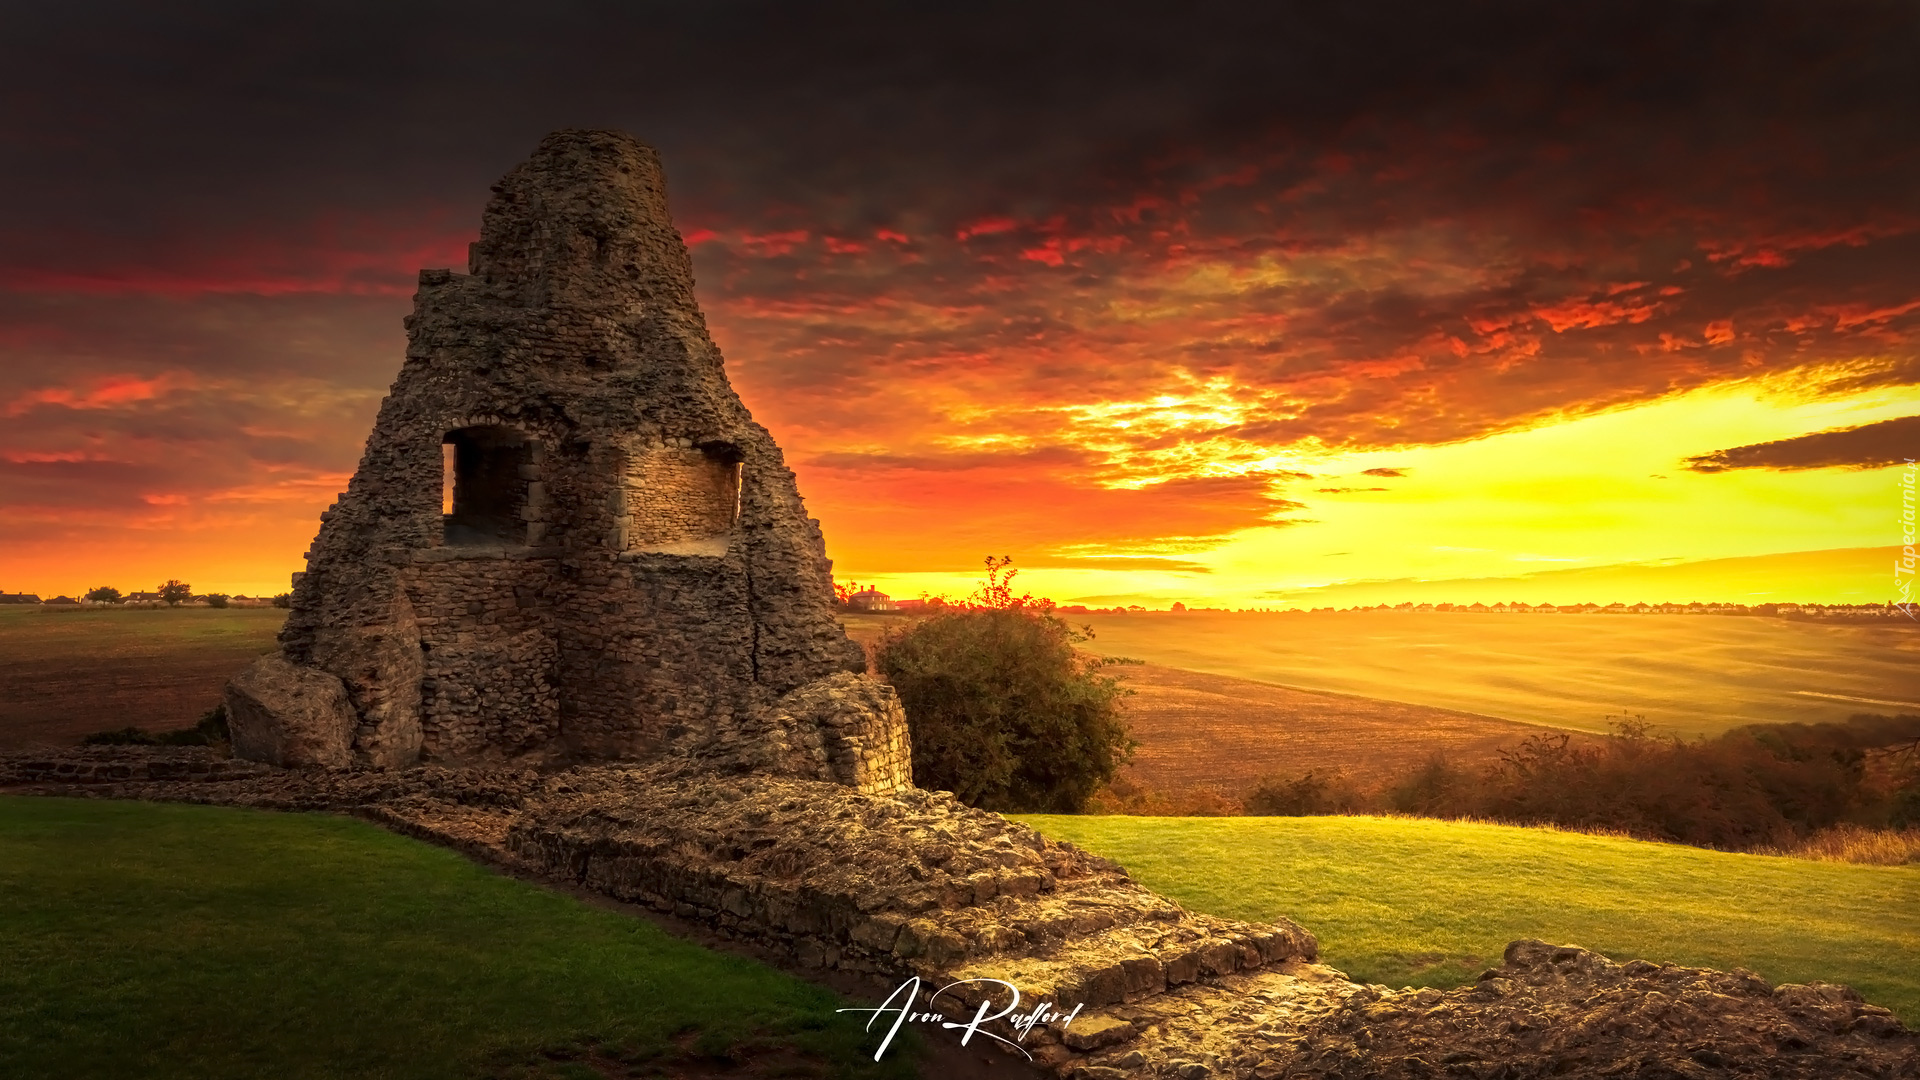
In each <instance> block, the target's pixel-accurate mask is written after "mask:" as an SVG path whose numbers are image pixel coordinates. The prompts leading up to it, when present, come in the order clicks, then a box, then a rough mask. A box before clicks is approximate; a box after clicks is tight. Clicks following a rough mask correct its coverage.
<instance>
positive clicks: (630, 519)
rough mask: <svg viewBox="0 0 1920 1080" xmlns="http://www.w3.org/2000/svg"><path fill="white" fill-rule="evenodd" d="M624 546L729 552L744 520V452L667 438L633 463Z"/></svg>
mask: <svg viewBox="0 0 1920 1080" xmlns="http://www.w3.org/2000/svg"><path fill="white" fill-rule="evenodd" d="M623 495H624V497H625V500H624V501H625V508H624V509H625V515H624V517H625V528H624V529H623V536H624V543H623V544H622V545H621V546H623V547H626V548H629V549H635V550H642V551H678V552H682V553H686V554H716V555H717V554H725V552H726V544H727V537H728V535H729V534H730V533H732V531H733V526H734V523H735V522H736V521H738V520H739V517H740V452H739V450H738V449H737V448H735V447H733V446H730V445H728V444H725V443H709V444H705V445H698V446H696V445H695V444H694V443H693V441H692V440H691V439H664V440H662V441H661V442H659V443H656V444H654V445H652V446H645V447H641V448H638V449H636V450H634V451H632V452H631V453H630V455H629V457H628V459H627V477H626V484H625V486H624V491H623Z"/></svg>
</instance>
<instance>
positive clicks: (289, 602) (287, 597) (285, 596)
mask: <svg viewBox="0 0 1920 1080" xmlns="http://www.w3.org/2000/svg"><path fill="white" fill-rule="evenodd" d="M273 606H274V607H278V608H290V607H292V606H293V594H292V593H290V592H283V593H275V594H274V597H273Z"/></svg>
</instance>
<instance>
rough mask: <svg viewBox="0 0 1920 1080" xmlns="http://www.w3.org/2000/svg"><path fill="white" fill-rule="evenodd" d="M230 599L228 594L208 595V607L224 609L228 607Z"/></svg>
mask: <svg viewBox="0 0 1920 1080" xmlns="http://www.w3.org/2000/svg"><path fill="white" fill-rule="evenodd" d="M229 599H231V598H230V597H228V596H227V594H226V593H223V592H216V593H208V594H207V606H208V607H212V608H223V607H226V606H227V601H228V600H229Z"/></svg>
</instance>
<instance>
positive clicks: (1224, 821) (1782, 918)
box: [1020, 815, 1920, 1027]
mask: <svg viewBox="0 0 1920 1080" xmlns="http://www.w3.org/2000/svg"><path fill="white" fill-rule="evenodd" d="M1020 820H1022V821H1025V822H1027V823H1029V824H1031V825H1033V826H1034V827H1035V828H1038V829H1039V830H1040V831H1041V832H1043V833H1045V834H1046V835H1048V836H1050V837H1053V838H1055V839H1060V840H1069V841H1072V842H1074V843H1076V844H1079V845H1081V846H1083V847H1085V848H1087V849H1088V850H1091V851H1094V852H1097V853H1099V854H1101V855H1105V856H1106V857H1108V858H1110V859H1113V860H1115V861H1117V862H1119V863H1121V864H1123V865H1125V866H1126V867H1127V868H1128V869H1129V870H1131V871H1132V872H1133V874H1134V875H1135V876H1136V877H1137V878H1138V879H1139V880H1140V881H1141V882H1142V883H1143V884H1145V885H1147V886H1149V887H1150V888H1153V889H1156V890H1158V891H1160V892H1162V893H1165V894H1166V895H1168V896H1171V897H1173V898H1174V899H1176V900H1179V901H1180V902H1181V903H1183V904H1185V905H1187V906H1188V907H1190V908H1193V909H1195V910H1197V911H1205V912H1211V913H1213V914H1216V915H1224V916H1228V917H1231V918H1238V919H1250V920H1264V919H1271V918H1274V917H1276V916H1287V917H1290V918H1292V919H1294V920H1295V921H1297V922H1299V923H1300V924H1301V925H1303V926H1305V927H1306V928H1307V929H1309V930H1311V931H1313V933H1314V934H1315V935H1317V936H1318V937H1319V939H1320V946H1321V955H1322V958H1323V959H1324V960H1325V962H1327V963H1329V964H1332V965H1333V966H1335V967H1337V968H1340V969H1341V970H1343V971H1346V972H1347V973H1348V974H1350V975H1352V976H1354V977H1356V978H1359V979H1363V980H1366V981H1368V982H1380V983H1386V984H1388V985H1390V986H1402V985H1415V986H1439V987H1447V986H1457V985H1460V984H1462V983H1464V982H1468V981H1470V980H1472V978H1473V977H1474V976H1475V975H1477V974H1479V972H1480V971H1481V970H1482V969H1484V968H1486V967H1491V966H1495V965H1497V964H1498V963H1499V962H1500V955H1501V951H1502V950H1503V949H1504V948H1505V947H1506V944H1507V942H1509V941H1512V940H1514V939H1516V938H1541V939H1543V940H1546V941H1550V942H1553V943H1555V944H1571V945H1581V946H1584V947H1586V948H1589V949H1593V950H1595V951H1597V952H1601V953H1604V954H1606V955H1607V956H1610V957H1612V958H1614V959H1615V960H1623V961H1624V960H1629V959H1635V958H1640V959H1646V960H1652V961H1670V962H1672V963H1677V964H1685V965H1690V966H1697V967H1713V968H1720V969H1727V968H1733V967H1745V968H1750V969H1752V970H1753V971H1756V972H1758V973H1759V974H1760V975H1761V976H1762V977H1763V978H1766V979H1768V980H1769V981H1772V982H1775V983H1783V982H1808V981H1811V980H1816V979H1818V980H1824V981H1828V982H1843V983H1847V984H1850V985H1852V986H1853V987H1855V988H1856V989H1858V990H1859V991H1860V992H1861V993H1863V994H1865V995H1866V997H1867V999H1868V1000H1869V1001H1872V1002H1874V1003H1876V1004H1879V1005H1884V1006H1886V1007H1887V1008H1889V1009H1892V1010H1894V1011H1895V1012H1896V1013H1898V1014H1899V1015H1900V1017H1901V1019H1902V1020H1903V1021H1904V1022H1905V1023H1907V1024H1908V1025H1911V1026H1916V1027H1920V866H1856V865H1850V864H1844V863H1820V862H1810V861H1804V860H1799V859H1785V858H1774V857H1769V856H1760V855H1734V854H1725V853H1721V852H1715V851H1705V850H1701V849H1699V848H1690V847H1681V846H1678V845H1670V844H1652V843H1644V842H1641V841H1635V840H1615V839H1610V838H1606V837H1597V836H1584V835H1580V834H1576V833H1558V832H1550V831H1547V830H1543V829H1526V828H1518V827H1514V826H1506V825H1469V824H1458V823H1454V822H1444V821H1425V820H1418V819H1398V818H1363V817H1315V818H1133V817H1063V816H1047V815H1021V817H1020Z"/></svg>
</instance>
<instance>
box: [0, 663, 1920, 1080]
mask: <svg viewBox="0 0 1920 1080" xmlns="http://www.w3.org/2000/svg"><path fill="white" fill-rule="evenodd" d="M856 683H857V680H853V677H852V676H843V677H838V678H836V679H835V680H832V681H830V683H829V685H835V684H838V685H840V686H844V687H847V688H849V692H850V691H851V687H853V686H854V685H855V684H856ZM796 704H797V703H796ZM756 748H757V749H756ZM750 749H752V750H754V752H764V751H765V750H766V746H765V744H763V743H754V742H752V741H746V742H743V743H741V744H739V745H737V746H732V747H729V746H726V745H724V744H714V745H709V746H705V747H701V748H698V750H699V753H697V754H688V755H687V756H685V757H682V756H680V755H677V754H669V755H667V756H665V757H663V758H662V759H660V760H658V761H655V762H652V763H649V764H646V765H624V764H623V765H591V766H579V767H574V768H570V769H564V770H558V771H551V772H542V771H539V770H535V769H529V768H502V769H487V768H460V769H449V768H442V767H438V766H422V767H416V768H411V769H404V770H375V769H366V768H357V767H356V768H348V769H338V770H305V771H297V770H286V769H273V768H268V767H266V766H262V765H256V764H253V763H251V762H223V761H220V760H219V759H218V758H216V757H215V756H214V755H212V754H211V753H209V752H208V751H207V750H206V749H205V748H147V747H139V748H135V747H101V748H97V749H93V748H89V749H87V750H76V751H68V752H65V753H64V754H48V753H42V752H34V753H28V754H16V755H5V754H0V789H6V788H8V787H10V786H14V785H28V787H27V788H26V790H36V791H42V792H47V793H58V794H92V795H110V796H115V797H125V798H147V799H179V800H188V801H194V802H209V803H226V804H237V805H248V806H264V807H278V808H285V809H301V810H313V809H329V808H331V809H350V810H353V811H354V812H356V813H359V814H362V815H364V816H366V817H369V818H371V819H373V820H376V821H379V822H381V823H383V824H385V825H387V826H389V827H391V828H394V829H396V830H399V831H401V832H405V833H408V834H410V835H414V836H419V837H423V838H426V839H431V840H434V841H437V842H439V843H443V844H447V845H450V846H452V847H455V848H457V849H459V850H462V851H465V852H467V853H469V854H471V855H473V856H475V857H478V858H483V859H488V860H491V861H493V862H495V863H496V864H499V865H502V866H505V867H508V868H511V869H515V870H518V871H520V872H531V873H537V874H539V875H542V876H545V877H548V878H550V879H556V880H560V881H564V882H568V883H571V884H575V885H578V886H581V887H584V888H587V889H591V890H594V891H597V892H600V893H603V894H606V895H610V896H614V897H617V898H620V899H623V900H628V901H632V902H635V903H639V904H644V905H647V906H648V907H651V908H653V909H655V910H657V911H659V912H662V913H664V914H667V915H671V916H674V917H677V918H680V919H683V920H688V921H690V922H692V923H694V924H696V925H699V926H701V927H704V928H707V929H708V930H711V931H717V932H718V933H719V934H720V935H722V936H725V937H732V938H736V939H740V940H743V941H748V942H752V943H754V945H755V946H757V947H758V950H759V951H760V953H761V955H763V956H766V957H768V958H770V959H773V960H775V961H776V962H780V963H784V964H785V965H787V966H789V967H791V968H795V969H799V970H801V971H808V972H822V971H829V970H830V971H834V972H839V973H842V974H843V975H846V976H848V977H858V978H866V979H867V980H868V982H867V985H868V986H869V987H870V989H871V993H872V996H871V998H870V999H869V1000H868V1001H867V1002H865V1004H873V1003H877V1002H879V1001H881V1000H882V999H883V998H884V997H885V996H886V995H887V994H888V993H889V992H890V991H891V990H892V989H893V988H894V987H897V986H898V985H899V984H900V983H901V982H902V981H903V980H904V979H906V978H908V977H914V976H917V977H919V978H921V979H922V980H923V984H922V985H923V991H922V1000H921V1001H920V1002H919V1005H920V1007H922V1008H926V1007H928V1003H927V1002H926V1000H925V998H926V997H927V996H928V995H929V994H931V993H932V991H933V989H935V988H938V987H944V986H946V985H947V983H949V982H951V981H953V980H957V979H996V980H1002V981H1004V982H1007V983H1011V984H1013V985H1015V986H1017V987H1019V988H1020V991H1021V996H1022V1001H1023V1003H1024V1005H1023V1008H1027V1007H1032V1006H1034V1005H1037V1004H1038V1003H1040V1002H1042V1001H1046V1002H1052V1003H1054V1004H1056V1005H1061V1004H1064V1005H1065V1006H1066V1008H1067V1009H1071V1008H1072V1007H1074V1006H1079V1007H1080V1008H1081V1011H1080V1012H1079V1013H1077V1014H1076V1015H1075V1016H1074V1018H1073V1020H1072V1022H1071V1023H1070V1024H1068V1025H1067V1026H1066V1027H1065V1029H1064V1030H1060V1029H1059V1028H1057V1027H1052V1028H1049V1027H1037V1028H1035V1029H1033V1030H1032V1031H1031V1032H1029V1034H1028V1036H1027V1037H1026V1038H1024V1039H1023V1040H1022V1041H1021V1045H1022V1047H1023V1048H1024V1049H1025V1050H1026V1051H1027V1052H1028V1053H1030V1054H1032V1056H1033V1058H1034V1060H1035V1061H1036V1063H1038V1064H1040V1065H1042V1066H1044V1067H1045V1069H1046V1070H1047V1071H1048V1072H1049V1073H1050V1074H1051V1075H1054V1076H1058V1077H1062V1078H1064V1080H1148V1078H1151V1080H1174V1078H1177V1080H1195V1078H1215V1080H1277V1078H1285V1077H1294V1078H1299V1080H1352V1078H1357V1077H1369V1078H1382V1080H1389V1078H1390V1080H1426V1078H1431V1077H1437V1076H1460V1077H1480V1078H1484V1080H1532V1078H1541V1080H1545V1078H1549V1077H1586V1076H1611V1077H1648V1078H1651V1077H1708V1076H1743V1077H1768V1078H1775V1080H1789V1078H1791V1080H1831V1078H1834V1077H1863V1078H1865V1077H1878V1078H1883V1080H1890V1078H1895V1077H1901V1078H1904V1077H1912V1076H1920V1038H1916V1036H1915V1035H1914V1033H1913V1032H1911V1031H1909V1030H1907V1029H1906V1028H1905V1027H1904V1026H1902V1025H1901V1023H1900V1022H1899V1020H1898V1018H1897V1017H1895V1016H1894V1015H1893V1014H1892V1013H1891V1012H1889V1011H1888V1010H1887V1009H1884V1008H1880V1007H1877V1006H1874V1005H1871V1004H1869V1003H1867V1002H1865V1001H1863V1000H1861V997H1860V995H1859V994H1857V993H1855V992H1853V991H1852V990H1849V989H1847V988H1846V987H1841V986H1831V985H1821V984H1814V985H1806V986H1802V985H1791V984H1789V985H1781V986H1773V985H1770V984H1768V983H1766V982H1765V981H1763V980H1762V979H1761V978H1760V977H1758V976H1757V975H1755V974H1754V973H1752V972H1747V971H1741V970H1735V971H1732V972H1717V971H1708V970H1703V969H1697V968H1686V967H1678V966H1675V965H1671V964H1656V963H1651V962H1647V961H1641V960H1635V961H1631V962H1628V963H1624V964H1621V963H1615V962H1613V961H1610V960H1608V959H1607V958H1606V957H1603V956H1600V955H1597V954H1595V953H1591V952H1588V951H1587V950H1584V949H1580V948H1576V947H1572V946H1555V945H1550V944H1546V943H1543V942H1539V941H1519V942H1515V943H1513V944H1511V945H1509V946H1508V947H1507V950H1506V955H1505V957H1504V959H1503V961H1502V962H1501V963H1500V964H1499V965H1498V966H1496V967H1492V968H1489V969H1488V970H1487V971H1486V972H1485V973H1483V974H1482V975H1481V976H1480V978H1479V979H1478V980H1477V981H1476V982H1475V983H1474V984H1473V985H1472V986H1469V987H1463V988H1460V989H1455V990H1445V991H1442V990H1437V989H1417V990H1416V989H1408V990H1399V991H1395V990H1391V989H1389V988H1387V987H1384V986H1375V985H1363V984H1360V983H1356V982H1354V981H1353V980H1351V979H1348V978H1347V977H1346V976H1344V975H1342V974H1341V973H1340V972H1338V971H1335V970H1334V969H1332V968H1329V967H1327V966H1325V965H1323V964H1321V963H1319V962H1318V958H1317V952H1318V946H1317V943H1316V942H1315V941H1314V939H1313V936H1312V935H1311V934H1308V933H1307V932H1306V931H1304V930H1302V929H1301V928H1300V927H1299V926H1297V925H1295V924H1293V923H1292V922H1289V921H1287V920H1284V919H1281V920H1276V921H1275V922H1271V923H1251V922H1240V921H1236V920H1230V919H1221V918H1216V917H1212V916H1207V915H1203V914H1199V913H1195V912H1191V911H1187V910H1185V909H1183V908H1182V907H1180V905H1178V904H1176V903H1174V902H1173V901H1171V900H1168V899H1166V898H1165V897H1161V896H1157V895H1155V894H1154V893H1152V892H1150V891H1149V890H1147V889H1145V888H1143V887H1141V886H1140V885H1139V884H1138V883H1137V882H1135V881H1133V880H1132V879H1131V878H1130V877H1129V876H1128V875H1127V873H1126V872H1125V871H1124V870H1122V869H1121V868H1120V867H1118V866H1116V865H1114V864H1113V863H1111V862H1108V861H1107V860H1105V859H1101V858H1099V857H1097V856H1094V855H1091V854H1089V853H1087V852H1085V851H1082V850H1080V849H1078V848H1075V847H1074V846H1072V845H1070V844H1062V843H1057V842H1054V841H1049V840H1047V839H1045V838H1044V837H1042V836H1040V835H1039V834H1037V833H1035V832H1034V831H1033V830H1032V829H1030V828H1028V827H1026V826H1024V825H1021V824H1018V823H1016V822H1011V821H1008V820H1006V819H1005V818H1002V817H1000V816H999V815H996V814H991V813H987V812H985V811H981V810H974V809H970V808H968V807H966V806H963V805H961V804H960V803H959V802H957V801H956V800H955V799H954V798H953V797H952V796H951V795H948V794H946V793H944V792H928V791H919V790H906V791H902V792H900V793H897V794H892V795H886V794H869V793H863V792H860V791H855V790H852V789H851V788H849V787H848V786H846V785H844V784H841V783H821V782H818V781H811V780H804V779H790V778H785V777H779V776H768V775H755V773H756V772H757V771H759V770H758V768H757V767H752V768H750V767H748V766H749V765H751V764H752V763H749V762H746V761H743V760H738V759H736V758H735V757H734V756H733V755H734V753H735V752H736V751H739V752H746V751H748V750H750ZM14 789H15V790H20V788H18V787H15V788H14ZM997 986H998V984H985V983H976V984H971V985H967V986H962V987H959V988H957V989H955V990H953V991H951V992H949V994H948V996H946V997H945V998H943V999H942V1004H943V1005H944V1006H945V1007H946V1008H948V1009H949V1010H952V1011H955V1012H964V1013H970V1012H971V1007H972V1006H973V1005H977V1004H978V1002H979V1001H980V1000H982V999H985V1000H990V1001H992V1002H993V1003H994V1007H995V1008H999V1007H1001V1006H1004V1005H1005V1004H1006V1000H1007V999H1006V995H1005V994H1004V993H1000V992H999V991H998V989H997ZM956 1000H957V1001H962V1002H967V1003H969V1004H968V1007H967V1008H965V1009H960V1010H954V1009H953V1005H954V1003H955V1001H956ZM1063 1011H1064V1010H1063ZM849 1022H850V1023H853V1022H856V1021H852V1020H850V1021H849ZM987 1030H989V1031H992V1032H995V1033H996V1034H999V1035H1002V1036H1005V1037H1012V1036H1013V1035H1014V1034H1015V1032H1014V1031H1013V1030H1011V1029H1010V1027H1008V1026H1006V1025H1005V1022H1004V1021H1001V1022H998V1026H996V1025H989V1026H988V1028H987ZM951 1034H952V1033H950V1032H940V1033H937V1034H935V1035H934V1036H933V1037H941V1036H950V1035H951Z"/></svg>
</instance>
